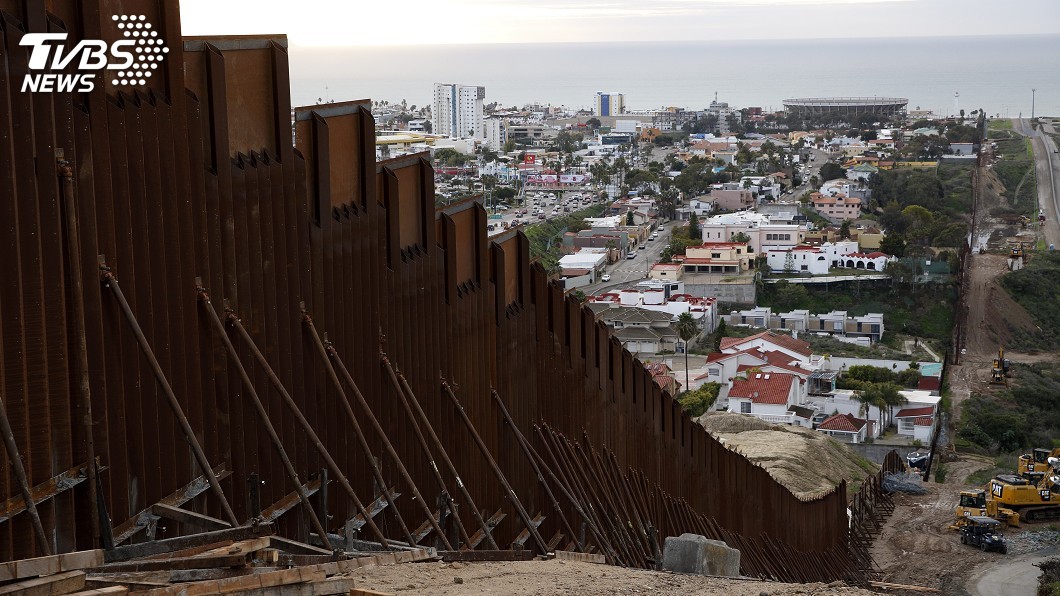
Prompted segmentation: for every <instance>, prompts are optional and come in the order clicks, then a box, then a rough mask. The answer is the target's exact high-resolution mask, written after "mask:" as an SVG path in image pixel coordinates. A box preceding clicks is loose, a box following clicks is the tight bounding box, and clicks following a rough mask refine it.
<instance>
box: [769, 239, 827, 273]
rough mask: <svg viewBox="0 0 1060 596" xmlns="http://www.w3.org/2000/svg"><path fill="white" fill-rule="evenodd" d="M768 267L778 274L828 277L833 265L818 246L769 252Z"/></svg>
mask: <svg viewBox="0 0 1060 596" xmlns="http://www.w3.org/2000/svg"><path fill="white" fill-rule="evenodd" d="M766 265H768V266H769V269H770V270H771V271H774V272H776V273H801V274H804V275H827V274H828V269H829V268H830V267H831V265H832V263H831V262H830V261H829V259H828V256H827V255H826V254H825V253H824V251H822V250H821V249H820V248H817V247H816V246H796V247H794V248H790V249H786V250H771V251H769V252H767V253H766Z"/></svg>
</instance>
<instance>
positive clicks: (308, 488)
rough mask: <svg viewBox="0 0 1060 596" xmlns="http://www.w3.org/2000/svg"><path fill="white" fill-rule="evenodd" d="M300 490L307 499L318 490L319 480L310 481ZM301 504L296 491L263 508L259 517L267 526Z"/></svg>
mask: <svg viewBox="0 0 1060 596" xmlns="http://www.w3.org/2000/svg"><path fill="white" fill-rule="evenodd" d="M302 489H303V490H304V491H305V494H306V496H307V497H311V496H313V495H315V494H316V493H317V491H318V490H320V478H316V479H314V480H310V481H309V482H306V483H305V484H303V485H302ZM300 502H301V497H299V496H298V491H294V492H292V493H289V494H288V495H287V496H285V497H283V498H282V499H280V500H279V501H276V502H275V503H273V504H272V505H269V506H268V507H266V508H265V511H262V512H261V517H262V518H264V520H265V523H267V524H269V523H272V522H274V521H276V520H277V519H279V518H280V516H281V515H283V514H284V513H287V512H288V511H290V510H291V509H294V507H295V506H296V505H298V504H299V503H300Z"/></svg>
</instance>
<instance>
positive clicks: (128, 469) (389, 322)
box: [0, 0, 1055, 595]
mask: <svg viewBox="0 0 1060 596" xmlns="http://www.w3.org/2000/svg"><path fill="white" fill-rule="evenodd" d="M0 13H2V19H0V55H2V60H0V114H3V115H4V116H5V118H4V119H3V121H2V122H0V132H2V133H3V134H2V136H0V230H2V232H0V243H2V244H3V247H2V249H0V250H2V251H3V254H4V256H5V257H6V258H4V259H0V272H2V275H3V276H4V278H5V280H6V283H4V284H3V285H2V286H0V435H2V438H3V441H4V456H3V457H0V594H5V595H6V594H49V595H57V594H85V593H91V594H111V593H124V592H128V591H132V592H150V593H152V594H213V593H254V594H280V593H285V594H286V593H291V594H347V593H350V594H392V593H399V592H406V593H429V594H462V593H469V592H474V593H505V594H520V593H521V594H535V593H550V594H551V593H570V594H604V593H608V594H609V593H660V594H687V593H714V592H719V591H724V592H727V593H732V594H761V593H763V592H768V593H769V594H868V593H871V592H870V591H869V590H870V589H890V590H892V591H893V590H896V589H919V591H924V588H925V587H926V590H927V591H933V590H934V591H940V590H941V591H942V592H944V593H960V591H959V590H963V589H964V588H963V586H964V585H965V584H964V582H965V581H966V580H967V574H968V573H970V571H969V570H968V569H967V567H968V565H969V563H972V564H976V563H981V562H988V561H990V560H991V559H990V558H989V556H990V553H986V552H979V551H975V550H972V549H966V550H967V552H965V550H962V549H961V545H960V544H959V541H958V538H957V534H956V533H954V532H953V531H952V530H950V529H949V526H950V525H953V524H954V515H955V507H956V505H957V501H958V496H959V495H958V493H959V491H960V490H961V489H962V488H964V487H963V486H961V485H960V483H961V482H962V480H963V478H964V477H966V476H967V475H968V473H970V472H973V471H975V470H977V469H979V468H981V467H983V466H984V465H985V464H983V462H981V461H978V462H977V461H975V460H967V459H961V458H960V457H958V456H942V457H940V458H939V459H940V461H942V460H943V459H945V460H947V461H949V460H952V461H950V463H949V464H948V465H949V466H950V468H949V469H950V479H949V480H947V482H946V483H945V484H941V485H938V486H935V485H928V487H927V491H928V494H927V496H923V495H921V496H908V495H893V494H891V493H890V492H889V491H886V490H884V488H883V486H882V482H883V479H884V476H885V475H886V474H888V473H896V472H899V471H902V470H903V469H904V467H905V466H904V463H903V462H902V461H901V460H900V458H899V457H898V456H897V454H895V453H893V452H892V453H891V454H890V455H888V456H887V458H886V459H885V460H884V463H883V465H882V466H874V465H868V466H866V465H863V464H862V463H860V462H859V461H858V460H856V459H847V458H846V457H845V456H844V455H842V454H840V453H837V452H836V451H835V450H834V449H833V447H838V446H837V445H834V443H833V442H831V441H830V440H827V439H824V438H822V437H820V436H817V435H813V433H810V434H809V435H806V434H805V433H799V432H795V431H791V430H769V429H766V428H759V427H757V426H749V427H738V426H739V425H740V424H744V423H743V422H739V423H736V426H733V425H731V424H729V423H723V422H719V423H717V424H718V426H713V427H711V424H713V423H710V422H708V421H697V420H693V419H691V418H690V417H689V416H687V415H686V414H685V413H684V412H683V411H682V408H681V406H680V405H679V404H678V403H677V402H676V401H675V400H674V399H673V397H672V396H671V395H670V394H669V393H667V392H665V391H663V390H662V389H661V388H660V386H659V385H658V384H656V383H655V381H654V379H653V378H652V377H651V375H650V374H649V373H648V372H647V371H646V369H645V367H644V366H643V365H642V364H641V363H640V361H638V360H637V359H636V358H634V356H633V355H632V354H631V353H630V352H629V351H627V350H624V349H623V348H622V345H621V343H620V342H619V341H618V340H617V339H616V338H614V337H613V336H612V332H611V331H610V330H609V329H608V328H607V327H606V325H604V324H603V323H601V322H598V321H597V320H596V319H595V318H594V316H593V314H592V312H591V311H590V310H588V309H586V308H583V306H582V305H581V304H580V303H579V302H578V301H577V300H576V299H574V298H573V297H571V296H568V295H565V293H564V290H563V288H562V287H561V286H559V285H557V284H556V283H555V282H553V281H550V280H549V278H548V275H547V273H546V271H545V270H544V269H543V268H542V267H541V266H540V265H539V264H537V263H535V262H533V261H532V259H531V256H530V251H529V245H528V241H527V238H526V236H525V235H524V234H523V233H522V232H521V231H518V230H514V229H513V230H511V231H507V232H505V233H502V234H499V235H495V236H492V237H488V236H487V230H486V224H487V214H486V212H485V210H484V209H483V207H482V205H481V203H479V202H476V201H474V200H467V201H463V202H459V203H454V204H452V205H449V206H447V207H445V208H437V207H436V206H435V200H434V176H433V171H432V168H431V164H430V161H429V156H428V155H426V154H421V155H412V156H405V157H400V158H396V159H391V160H385V161H377V160H376V158H375V155H376V153H375V143H376V138H375V130H374V126H375V125H374V120H373V118H372V115H371V111H370V108H371V103H370V101H369V100H367V99H364V100H357V101H348V102H342V103H328V104H325V105H318V106H304V107H297V106H292V105H291V100H290V88H289V87H290V81H289V66H288V54H287V41H286V39H285V38H284V37H282V36H231V37H216V38H192V37H182V35H181V27H180V8H179V3H178V1H177V0H125V1H119V0H82V1H76V0H50V1H45V0H0ZM130 23H132V24H133V25H130ZM144 25H146V26H144ZM133 27H135V30H136V32H137V36H136V38H137V39H139V40H140V41H129V39H128V38H129V37H130V35H129V32H130V31H132V30H133ZM148 31H150V35H148V33H147V32H148ZM141 32H143V36H142V37H141V36H140V33H141ZM40 34H47V35H48V36H50V37H48V39H50V40H51V41H52V42H54V43H56V44H59V45H62V46H64V47H65V48H66V49H67V50H68V51H71V52H76V51H78V50H76V49H75V48H77V47H80V46H78V44H79V43H81V42H88V43H90V44H91V43H95V42H96V41H98V42H99V43H101V44H103V45H104V46H106V47H119V46H116V45H115V44H117V43H118V42H122V41H123V40H125V41H126V42H127V43H132V44H134V45H135V47H137V48H138V49H137V53H138V54H150V55H152V56H154V57H153V58H152V59H151V60H150V61H149V62H145V64H149V66H148V67H145V69H149V70H148V75H144V78H143V80H141V81H139V83H136V82H132V83H130V81H128V80H124V79H121V78H120V77H118V76H115V77H114V78H111V75H110V74H107V76H103V77H100V78H99V79H98V80H97V81H96V82H95V86H94V87H93V86H91V85H89V86H88V87H87V88H84V87H82V88H78V89H76V90H74V89H72V88H71V89H70V90H68V91H63V92H58V91H56V92H46V93H45V92H33V91H27V90H26V88H27V85H28V83H27V81H33V84H34V85H39V84H40V81H39V79H35V78H33V77H36V76H38V75H35V74H34V72H35V71H36V70H39V69H40V66H39V64H35V63H34V62H33V60H31V52H30V51H29V50H27V48H26V47H24V46H27V45H33V44H34V43H38V42H37V41H34V40H39V39H42V38H40V37H31V36H34V35H40ZM141 42H142V43H141ZM128 47H130V48H132V47H133V46H128ZM152 48H157V49H152ZM140 49H145V51H144V52H141V51H140ZM163 49H164V50H165V51H162V50H163ZM75 62H76V61H75ZM71 64H73V63H71V62H69V61H68V62H66V63H65V65H62V66H57V67H56V69H55V70H56V71H57V72H67V73H69V72H73V71H74V70H76V68H75V67H74V66H71ZM64 68H65V69H66V70H63V69H64ZM122 76H124V75H122ZM1054 225H1055V224H1054ZM1015 256H1016V255H1013V254H1007V255H982V258H983V260H980V257H979V256H977V257H976V258H975V260H973V265H972V267H971V269H970V271H971V274H970V278H969V279H970V281H969V282H968V283H969V284H971V287H972V288H973V290H971V291H973V292H976V293H978V292H985V293H983V294H982V295H983V296H989V297H990V298H989V299H986V300H983V304H985V306H983V307H980V306H979V302H978V301H973V302H970V303H969V304H972V305H973V306H972V307H971V312H970V313H969V315H968V318H967V323H966V324H965V329H967V333H966V336H965V338H964V339H963V340H962V341H961V342H960V343H959V344H958V345H964V346H966V349H967V354H966V355H965V356H964V361H963V362H962V363H960V365H958V366H954V367H953V368H952V369H951V374H953V375H954V377H953V378H954V379H957V380H956V381H952V388H953V391H954V392H955V393H956V394H957V395H958V396H960V395H961V392H962V391H969V392H970V391H971V390H972V389H973V388H976V390H978V389H977V388H978V387H979V385H980V384H987V385H988V384H989V381H990V377H991V375H992V374H995V373H992V370H991V367H990V366H988V365H984V364H983V363H982V362H980V360H983V359H986V360H989V358H990V356H989V354H991V353H993V354H996V353H997V346H998V345H999V343H1002V344H1003V343H1004V342H1003V341H998V339H999V338H996V337H992V336H990V335H989V333H990V331H989V330H984V329H986V327H985V326H984V325H986V321H992V320H993V318H992V317H991V316H988V315H987V313H985V312H977V311H976V309H979V308H990V309H997V311H998V312H1004V313H1005V314H1004V316H1005V317H1018V316H1019V312H1018V311H1017V310H1016V309H1012V308H1009V305H1007V304H1004V303H1003V301H1004V296H1003V294H1004V292H1003V291H1001V290H1000V289H998V292H1000V293H995V292H994V289H995V288H993V287H990V284H991V283H994V282H991V281H990V279H991V278H990V277H989V276H983V275H982V274H980V273H976V272H977V271H979V269H977V267H983V268H987V267H989V268H991V269H990V270H991V271H993V269H995V268H996V269H997V272H996V273H995V274H994V275H997V274H1000V272H1001V271H1003V270H1005V269H1006V262H1007V260H1011V258H1013V257H1015ZM989 257H997V259H990V258H989ZM1021 259H1022V255H1021ZM995 260H996V261H997V262H996V263H995V262H994V261H995ZM995 265H996V267H995ZM977 284H982V287H981V288H980V286H979V285H977ZM995 286H996V283H995ZM966 296H967V294H966ZM1009 300H1010V301H1011V299H1009ZM992 312H993V311H992ZM1023 314H1024V315H1026V313H1025V312H1024V313H1023ZM977 329H978V331H977ZM997 333H1002V331H1000V330H999V331H997ZM1001 339H1003V338H1001ZM987 348H989V349H987ZM1034 357H1037V356H1025V355H1020V354H1015V353H1011V352H1009V353H1007V354H1005V355H1001V356H1000V358H1001V366H1003V365H1004V361H1005V359H1006V358H1008V359H1011V360H1012V361H1014V362H1022V361H1024V360H1026V358H1034ZM1042 357H1045V356H1042ZM1050 357H1055V355H1053V356H1050ZM995 380H996V379H995ZM964 395H965V396H966V395H967V394H964ZM955 401H956V402H957V405H958V407H959V403H960V397H957V398H956V400H955ZM701 422H702V423H701ZM726 424H729V426H726ZM705 426H707V427H710V428H705ZM773 432H775V433H783V434H784V436H783V437H781V439H780V440H782V441H786V442H784V443H783V444H784V445H789V446H790V449H789V450H788V451H789V453H791V454H794V455H792V456H791V457H789V458H787V461H785V462H783V465H778V464H776V463H775V462H773V461H767V460H769V458H768V457H767V456H766V455H765V454H764V453H761V452H760V451H758V449H759V448H760V447H761V446H762V445H763V444H765V443H772V442H774V438H768V439H767V438H764V436H762V435H759V434H757V433H773ZM803 435H805V436H803ZM822 458H826V459H822ZM820 462H827V463H826V464H825V465H823V466H821V469H819V470H816V472H818V473H817V474H815V475H804V474H801V473H800V469H802V470H804V469H805V468H806V467H807V466H810V465H813V464H815V463H818V464H820ZM1045 463H1047V464H1048V463H1049V461H1048V459H1046V462H1045ZM1048 475H1049V474H1046V476H1048ZM895 520H900V523H899V522H896V521H895ZM682 534H696V535H701V536H705V537H706V538H708V539H712V540H717V541H722V542H724V543H725V544H726V545H728V547H731V548H732V549H736V550H738V551H739V559H738V561H739V565H738V571H739V573H738V576H739V577H736V578H728V579H719V578H708V577H698V576H692V575H679V574H669V573H661V572H660V570H661V569H662V563H663V561H662V559H663V548H664V545H665V544H666V540H667V539H668V538H671V537H679V536H681V535H682ZM954 544H955V546H954ZM910 553H914V554H918V555H923V556H917V557H910ZM914 558H915V559H916V561H913V559H914ZM930 569H933V570H934V571H930ZM961 569H963V571H962V570H961ZM962 574H963V575H962ZM951 587H952V588H953V590H950V588H951Z"/></svg>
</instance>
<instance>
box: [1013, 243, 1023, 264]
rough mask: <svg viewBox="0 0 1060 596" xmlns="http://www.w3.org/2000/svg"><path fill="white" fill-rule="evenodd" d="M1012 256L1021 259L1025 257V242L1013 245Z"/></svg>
mask: <svg viewBox="0 0 1060 596" xmlns="http://www.w3.org/2000/svg"><path fill="white" fill-rule="evenodd" d="M1010 256H1011V257H1012V258H1013V259H1021V260H1022V259H1023V257H1024V254H1023V243H1022V242H1020V243H1019V244H1017V245H1015V246H1013V247H1012V254H1011V255H1010Z"/></svg>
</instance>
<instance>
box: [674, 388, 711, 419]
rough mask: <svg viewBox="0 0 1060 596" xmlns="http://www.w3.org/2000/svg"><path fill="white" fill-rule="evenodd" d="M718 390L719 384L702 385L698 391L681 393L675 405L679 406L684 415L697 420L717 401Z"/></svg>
mask: <svg viewBox="0 0 1060 596" xmlns="http://www.w3.org/2000/svg"><path fill="white" fill-rule="evenodd" d="M720 390H721V385H720V384H719V383H704V384H703V385H702V386H701V387H700V388H699V389H696V390H694V391H685V392H684V393H682V394H681V397H679V398H678V399H677V403H679V404H681V408H682V409H683V410H684V411H685V413H686V414H688V415H689V416H691V417H692V418H698V417H700V416H702V415H703V414H705V413H706V412H707V410H709V409H710V407H711V406H713V405H714V402H716V401H717V400H718V393H719V391H720Z"/></svg>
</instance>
